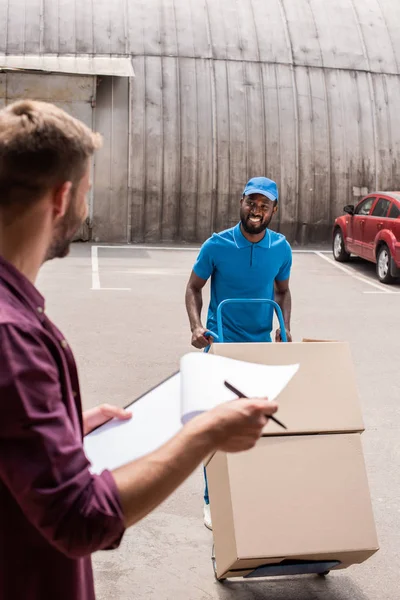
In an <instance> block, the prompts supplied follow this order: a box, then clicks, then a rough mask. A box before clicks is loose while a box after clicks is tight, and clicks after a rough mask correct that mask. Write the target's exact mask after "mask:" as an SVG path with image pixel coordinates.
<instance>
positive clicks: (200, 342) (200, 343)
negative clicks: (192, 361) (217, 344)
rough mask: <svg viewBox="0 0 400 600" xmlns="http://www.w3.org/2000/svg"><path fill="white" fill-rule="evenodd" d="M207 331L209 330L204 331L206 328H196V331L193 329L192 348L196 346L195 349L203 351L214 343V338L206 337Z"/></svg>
mask: <svg viewBox="0 0 400 600" xmlns="http://www.w3.org/2000/svg"><path fill="white" fill-rule="evenodd" d="M206 331H207V329H204V327H196V329H193V332H192V346H194V347H195V348H199V349H202V348H206V347H207V346H208V345H209V344H212V343H213V339H212V337H209V338H206V337H205V336H204V334H205V333H206Z"/></svg>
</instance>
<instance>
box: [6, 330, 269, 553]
mask: <svg viewBox="0 0 400 600" xmlns="http://www.w3.org/2000/svg"><path fill="white" fill-rule="evenodd" d="M0 348H1V349H2V364H1V367H2V368H1V369H0V398H1V403H0V456H1V457H2V458H1V461H0V482H1V485H3V486H5V487H6V488H7V489H8V491H9V493H10V495H11V496H12V497H13V498H14V500H15V502H16V503H17V504H18V505H19V507H20V509H21V511H22V512H23V514H24V515H25V518H26V519H27V520H28V521H29V522H30V523H31V525H32V526H33V527H35V528H36V529H37V530H38V531H39V532H40V534H41V535H42V536H43V537H44V538H45V539H47V541H48V542H49V543H50V544H52V545H53V546H55V547H56V548H57V549H58V550H59V551H60V552H62V553H63V554H65V555H66V556H68V557H70V558H76V557H79V556H87V555H89V554H91V553H93V552H95V551H97V550H101V549H107V548H115V547H117V546H118V544H119V543H120V540H121V538H122V535H123V533H124V530H125V527H126V526H127V525H131V524H132V523H135V522H136V521H138V520H139V519H141V518H142V517H143V516H145V515H146V514H147V513H149V512H150V511H151V510H152V509H153V508H155V507H156V506H157V505H158V504H160V502H162V501H163V500H165V499H166V498H167V496H168V495H169V494H170V493H172V492H173V491H174V490H175V489H176V487H178V486H179V484H180V483H181V482H182V481H183V480H184V479H185V478H186V477H187V476H188V475H189V474H190V473H191V471H193V470H194V469H195V467H196V466H197V465H198V464H199V463H200V462H201V461H202V460H203V458H204V457H205V456H207V455H208V454H209V453H211V452H212V451H214V450H218V449H221V450H224V451H231V452H232V451H241V450H245V449H247V448H251V447H252V446H253V445H254V444H255V443H256V441H257V439H258V438H259V436H260V435H261V432H262V428H263V427H264V425H265V423H266V422H267V418H266V416H265V415H271V414H272V413H274V412H275V411H276V410H277V406H276V405H275V404H273V403H269V402H266V401H265V400H236V401H233V402H229V403H227V404H225V405H221V406H219V407H218V408H216V409H214V410H213V411H210V412H208V413H205V414H203V415H201V416H200V417H197V418H196V419H193V420H192V421H191V422H190V423H189V424H188V425H186V426H185V427H184V428H183V430H182V431H181V432H180V433H179V434H178V435H177V436H176V437H175V438H174V439H173V440H171V441H170V442H169V443H167V444H166V445H165V446H163V447H162V448H160V449H159V450H157V451H156V452H154V453H152V454H150V455H148V456H146V457H144V458H142V459H140V460H138V461H136V462H133V463H130V464H128V465H127V466H125V467H122V468H121V469H117V470H115V471H114V472H113V473H110V472H109V471H104V472H103V473H101V475H94V474H92V473H91V472H90V465H89V462H88V460H87V458H86V456H85V453H84V449H83V446H82V441H81V439H80V436H79V434H78V433H77V431H76V425H74V424H73V419H72V418H73V415H71V414H70V413H69V412H68V410H67V407H66V405H65V404H64V396H63V392H62V389H61V384H60V374H59V369H58V365H57V362H56V361H55V360H54V357H53V355H52V353H51V351H50V347H49V346H48V340H47V337H46V335H44V334H43V332H42V331H36V330H33V331H27V330H26V329H25V328H19V327H16V326H13V325H4V326H1V327H0ZM151 426H152V424H151V422H149V424H148V427H149V428H151Z"/></svg>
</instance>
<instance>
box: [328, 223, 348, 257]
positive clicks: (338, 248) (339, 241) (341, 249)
mask: <svg viewBox="0 0 400 600" xmlns="http://www.w3.org/2000/svg"><path fill="white" fill-rule="evenodd" d="M332 252H333V258H334V259H335V260H337V261H338V262H347V261H348V260H350V254H349V253H348V252H347V251H346V248H345V245H344V239H343V233H342V230H341V229H339V228H338V229H335V232H334V234H333V244H332Z"/></svg>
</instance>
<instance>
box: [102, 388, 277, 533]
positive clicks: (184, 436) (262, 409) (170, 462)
mask: <svg viewBox="0 0 400 600" xmlns="http://www.w3.org/2000/svg"><path fill="white" fill-rule="evenodd" d="M276 410H277V406H276V404H273V403H271V402H266V401H265V400H250V401H246V400H235V401H233V402H228V403H226V404H223V405H221V406H219V407H218V408H216V409H214V410H212V411H209V412H207V413H204V414H202V415H201V416H199V417H197V418H195V419H193V420H192V421H190V422H189V423H188V424H187V425H186V426H185V427H184V428H183V429H182V430H181V432H180V433H179V434H178V435H177V436H176V437H175V438H173V439H172V440H171V441H170V442H168V443H167V444H165V445H164V446H163V447H162V448H160V449H159V450H157V451H156V452H153V453H152V454H151V455H149V456H146V457H144V458H142V459H140V460H138V461H136V462H134V463H131V464H129V465H126V466H124V467H121V468H120V469H117V470H115V471H113V473H112V474H113V477H114V479H115V482H116V485H117V488H118V490H119V493H120V498H121V503H122V510H123V513H124V516H125V525H126V527H129V526H130V525H133V524H134V523H136V522H137V521H139V520H140V519H142V518H143V517H145V516H146V515H147V514H148V513H149V512H150V511H152V510H153V509H154V508H156V506H158V505H159V504H160V503H161V502H163V501H164V500H165V499H166V498H167V497H168V496H169V495H170V494H171V493H172V492H173V491H174V490H175V489H176V488H177V487H178V486H179V485H180V484H181V483H182V482H183V481H184V480H185V479H186V478H187V477H188V476H189V475H190V474H191V473H192V471H194V469H195V468H196V467H197V466H198V465H199V464H200V463H201V462H202V460H204V458H205V457H206V456H207V455H209V454H210V453H212V452H213V451H215V450H223V451H224V452H241V451H243V450H248V449H250V448H252V447H253V446H254V444H255V443H256V441H257V439H258V438H259V436H260V435H261V432H262V428H263V427H264V426H265V424H266V422H267V418H266V415H271V414H273V413H274V412H275V411H276ZM149 427H151V423H149Z"/></svg>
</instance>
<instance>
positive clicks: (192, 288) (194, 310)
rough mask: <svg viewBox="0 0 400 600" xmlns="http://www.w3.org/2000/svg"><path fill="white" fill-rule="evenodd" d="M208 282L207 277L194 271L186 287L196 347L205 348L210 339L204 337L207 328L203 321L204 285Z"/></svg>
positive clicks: (193, 341)
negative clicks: (200, 275)
mask: <svg viewBox="0 0 400 600" xmlns="http://www.w3.org/2000/svg"><path fill="white" fill-rule="evenodd" d="M206 283H207V280H206V279H202V278H201V277H199V276H198V275H196V273H195V272H194V271H192V273H191V275H190V279H189V281H188V284H187V287H186V296H185V302H186V310H187V314H188V317H189V322H190V330H191V332H192V345H193V346H194V347H195V348H205V347H206V346H208V344H209V341H208V340H207V339H206V338H205V337H204V334H205V332H206V329H205V328H204V327H203V324H202V322H201V310H202V308H203V287H204V286H205V284H206ZM211 341H212V340H211Z"/></svg>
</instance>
